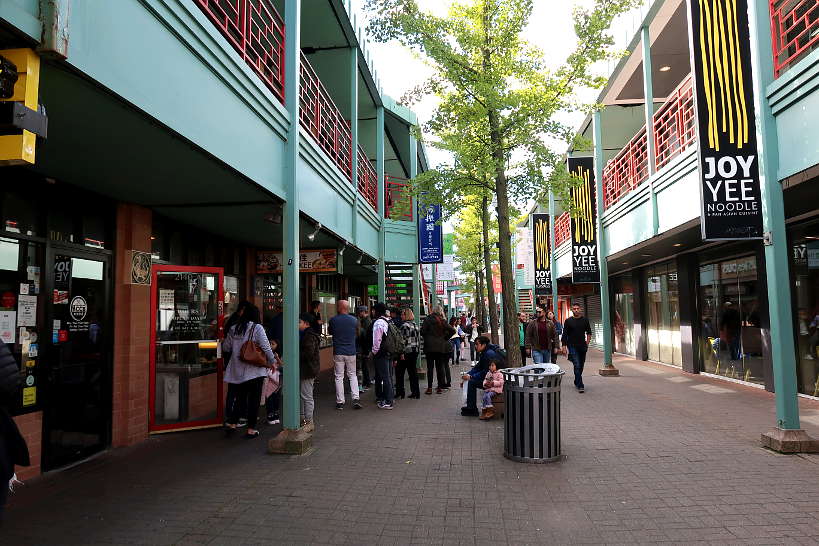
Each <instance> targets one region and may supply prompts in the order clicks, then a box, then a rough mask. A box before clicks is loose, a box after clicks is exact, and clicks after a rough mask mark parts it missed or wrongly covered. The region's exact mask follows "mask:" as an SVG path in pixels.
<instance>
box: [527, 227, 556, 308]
mask: <svg viewBox="0 0 819 546" xmlns="http://www.w3.org/2000/svg"><path fill="white" fill-rule="evenodd" d="M532 246H533V248H534V255H535V295H537V296H548V295H550V294H551V293H552V264H551V261H550V260H551V254H552V253H551V249H550V248H549V215H548V214H542V213H535V214H532Z"/></svg>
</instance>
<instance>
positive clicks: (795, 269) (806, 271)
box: [791, 223, 819, 396]
mask: <svg viewBox="0 0 819 546" xmlns="http://www.w3.org/2000/svg"><path fill="white" fill-rule="evenodd" d="M792 243H793V247H792V250H793V251H792V253H791V272H792V274H793V280H794V294H793V298H794V301H795V306H794V318H795V320H796V324H795V328H796V335H797V361H796V383H797V389H798V390H799V392H801V393H802V394H807V395H810V396H819V353H817V346H818V345H819V223H813V224H810V225H808V226H800V227H797V228H795V229H794V230H793V231H792Z"/></svg>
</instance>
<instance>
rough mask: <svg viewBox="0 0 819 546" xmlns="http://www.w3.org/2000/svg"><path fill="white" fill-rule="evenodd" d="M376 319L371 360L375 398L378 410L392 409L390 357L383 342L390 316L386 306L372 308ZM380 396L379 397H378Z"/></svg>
mask: <svg viewBox="0 0 819 546" xmlns="http://www.w3.org/2000/svg"><path fill="white" fill-rule="evenodd" d="M373 309H374V310H375V315H376V317H377V318H376V319H375V322H374V323H373V348H372V353H371V354H372V358H373V363H374V364H375V385H376V389H375V390H376V398H378V407H379V408H380V409H386V410H391V409H393V402H394V399H393V385H392V375H391V374H390V367H391V366H392V355H390V354H389V352H388V351H387V349H386V347H383V346H382V345H385V343H384V341H385V338H386V336H387V334H388V332H389V321H390V316H389V314H387V306H386V305H384V304H383V303H381V302H378V303H376V304H375V305H374V306H373ZM379 395H380V397H379Z"/></svg>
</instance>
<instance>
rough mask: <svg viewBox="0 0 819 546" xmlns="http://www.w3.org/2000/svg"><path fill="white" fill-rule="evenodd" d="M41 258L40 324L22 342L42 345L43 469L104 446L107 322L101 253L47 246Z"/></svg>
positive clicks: (106, 285) (108, 380) (104, 264)
mask: <svg viewBox="0 0 819 546" xmlns="http://www.w3.org/2000/svg"><path fill="white" fill-rule="evenodd" d="M46 260H47V262H46V263H47V264H48V268H47V269H48V272H47V274H48V286H49V288H50V290H49V291H48V292H47V293H46V294H47V295H46V298H47V300H46V301H47V305H46V313H47V315H46V316H47V320H46V328H43V329H42V330H41V331H40V332H39V336H37V335H36V334H31V333H29V342H30V343H31V342H32V339H34V341H35V342H36V344H37V345H38V346H41V347H44V349H45V355H44V356H45V359H44V364H45V369H46V374H45V375H46V387H47V396H46V397H45V401H44V403H43V404H44V408H43V410H44V415H43V428H44V434H43V455H44V460H43V468H44V469H46V470H50V469H53V468H57V467H60V466H65V465H68V464H71V463H74V462H77V461H80V460H82V459H84V458H86V457H89V456H90V455H93V454H94V453H96V452H98V451H101V450H102V449H104V448H105V447H106V446H107V445H108V442H109V435H110V428H111V360H110V346H111V340H112V338H111V333H112V324H113V322H112V321H111V320H110V319H109V309H110V308H109V283H108V278H109V271H108V270H109V262H108V258H107V256H105V255H98V254H94V253H91V252H82V251H79V250H73V249H62V248H61V247H53V248H50V249H49V250H48V256H47V258H46ZM48 326H51V329H50V330H47V328H48ZM40 336H42V337H44V338H45V339H43V340H42V341H40V340H39V339H37V338H38V337H40ZM29 347H31V346H30V345H29ZM29 354H31V349H30V348H29Z"/></svg>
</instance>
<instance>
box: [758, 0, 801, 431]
mask: <svg viewBox="0 0 819 546" xmlns="http://www.w3.org/2000/svg"><path fill="white" fill-rule="evenodd" d="M768 10H769V5H768V0H750V1H749V2H748V17H749V21H748V22H749V26H750V29H751V64H752V66H753V71H754V76H755V77H754V106H755V107H756V111H757V117H756V132H757V145H758V147H759V176H760V184H761V189H762V217H763V226H764V227H763V229H764V231H765V234H766V236H767V237H768V238H769V240H768V241H766V243H765V273H766V277H767V284H768V313H769V316H770V321H771V347H772V348H773V350H772V351H771V357H772V359H773V380H774V389H775V397H776V422H777V426H778V427H779V428H780V429H790V430H798V429H799V428H800V427H799V404H798V402H797V395H796V392H797V390H796V347H795V346H794V330H793V316H792V315H791V302H792V300H791V279H790V274H789V272H788V258H789V252H788V240H787V235H786V232H785V205H784V200H783V195H782V185H781V184H780V183H779V179H778V176H777V171H778V170H779V147H778V146H779V143H778V141H777V129H776V121H775V120H774V117H773V113H772V112H771V107H770V104H769V103H768V100H767V97H766V93H765V90H766V88H767V87H768V85H769V84H770V83H771V82H772V81H773V80H774V77H773V58H772V54H771V52H772V51H773V49H772V44H771V23H770V14H769V11H768Z"/></svg>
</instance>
